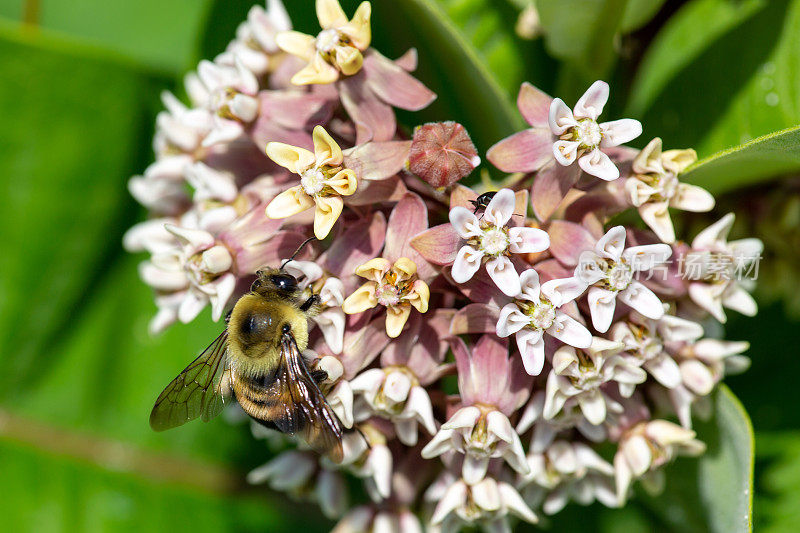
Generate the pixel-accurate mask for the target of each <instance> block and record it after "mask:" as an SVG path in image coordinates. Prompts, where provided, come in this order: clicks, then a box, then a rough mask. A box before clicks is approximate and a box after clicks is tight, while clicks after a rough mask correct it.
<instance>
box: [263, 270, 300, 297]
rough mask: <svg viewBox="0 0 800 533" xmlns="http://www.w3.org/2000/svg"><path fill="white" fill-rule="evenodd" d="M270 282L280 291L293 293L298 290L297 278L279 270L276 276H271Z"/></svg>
mask: <svg viewBox="0 0 800 533" xmlns="http://www.w3.org/2000/svg"><path fill="white" fill-rule="evenodd" d="M269 280H270V282H272V284H273V285H275V288H276V289H278V290H279V291H284V292H293V291H296V290H297V278H296V277H294V276H292V275H291V274H287V273H286V272H284V271H282V270H279V271H278V272H277V273H276V274H271V275H270V277H269Z"/></svg>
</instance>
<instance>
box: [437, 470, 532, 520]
mask: <svg viewBox="0 0 800 533" xmlns="http://www.w3.org/2000/svg"><path fill="white" fill-rule="evenodd" d="M425 500H426V501H429V502H435V503H436V508H435V509H434V511H433V515H432V516H431V526H439V527H440V528H441V529H440V530H439V531H442V532H443V533H445V532H447V533H451V532H452V533H455V532H457V531H461V530H463V528H464V525H465V524H466V525H468V526H481V528H482V529H483V530H484V531H511V528H510V525H509V515H510V514H513V515H515V516H517V517H519V518H521V519H522V520H525V521H526V522H528V523H530V524H535V523H537V522H538V521H539V518H538V517H537V516H536V514H535V513H534V512H533V511H532V510H531V508H530V507H528V505H527V504H526V503H525V500H523V499H522V496H520V494H519V492H517V489H515V488H514V487H513V486H512V485H511V484H509V483H506V482H504V481H498V480H497V479H495V478H493V477H485V478H483V479H482V480H480V481H478V482H477V483H468V482H467V481H466V480H464V479H456V478H455V476H454V475H453V474H452V473H450V472H444V473H443V474H442V475H441V476H439V478H438V479H437V480H436V481H435V482H434V483H432V484H431V486H430V487H429V488H428V490H427V491H426V493H425Z"/></svg>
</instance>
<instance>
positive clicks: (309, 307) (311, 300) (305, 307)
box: [300, 294, 321, 316]
mask: <svg viewBox="0 0 800 533" xmlns="http://www.w3.org/2000/svg"><path fill="white" fill-rule="evenodd" d="M320 303H321V302H320V298H319V295H318V294H312V295H311V296H309V297H308V300H306V301H305V302H303V303H302V304H301V305H300V310H301V311H303V312H304V313H308V314H309V315H311V316H314V315H317V314H319V311H320V309H319V306H320Z"/></svg>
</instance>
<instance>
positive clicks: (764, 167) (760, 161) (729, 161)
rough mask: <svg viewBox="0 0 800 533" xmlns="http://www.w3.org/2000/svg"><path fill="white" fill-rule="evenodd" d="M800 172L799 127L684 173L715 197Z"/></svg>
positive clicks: (714, 157)
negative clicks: (715, 195)
mask: <svg viewBox="0 0 800 533" xmlns="http://www.w3.org/2000/svg"><path fill="white" fill-rule="evenodd" d="M797 170H800V126H798V127H794V128H789V129H786V130H783V131H776V132H775V133H770V134H769V135H764V136H763V137H759V138H758V139H754V140H752V141H749V142H747V143H745V144H742V145H740V146H736V147H733V148H729V149H727V150H723V151H721V152H718V153H716V154H714V155H711V156H709V157H707V158H705V159H703V160H701V161H698V162H697V163H695V164H694V165H692V166H691V167H690V168H688V169H687V170H686V172H685V174H683V179H684V180H685V181H687V182H691V183H694V184H696V185H700V186H701V187H704V188H705V189H708V190H709V191H710V192H712V193H714V194H721V193H725V192H728V191H731V190H733V189H736V188H738V187H745V186H748V185H753V184H756V183H760V182H763V181H765V180H768V179H770V178H772V177H774V176H776V175H779V174H784V173H788V172H794V171H797Z"/></svg>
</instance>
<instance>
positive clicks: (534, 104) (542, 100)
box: [517, 81, 553, 128]
mask: <svg viewBox="0 0 800 533" xmlns="http://www.w3.org/2000/svg"><path fill="white" fill-rule="evenodd" d="M552 101H553V99H552V98H550V97H549V96H548V95H547V94H545V93H543V92H542V91H540V90H539V89H537V88H536V87H534V86H533V85H531V84H530V83H528V82H527V81H526V82H523V83H522V86H520V88H519V94H518V95H517V108H519V112H520V113H522V116H523V118H524V119H525V122H527V123H528V124H530V125H531V126H535V127H539V128H548V127H549V119H550V103H551V102H552Z"/></svg>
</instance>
